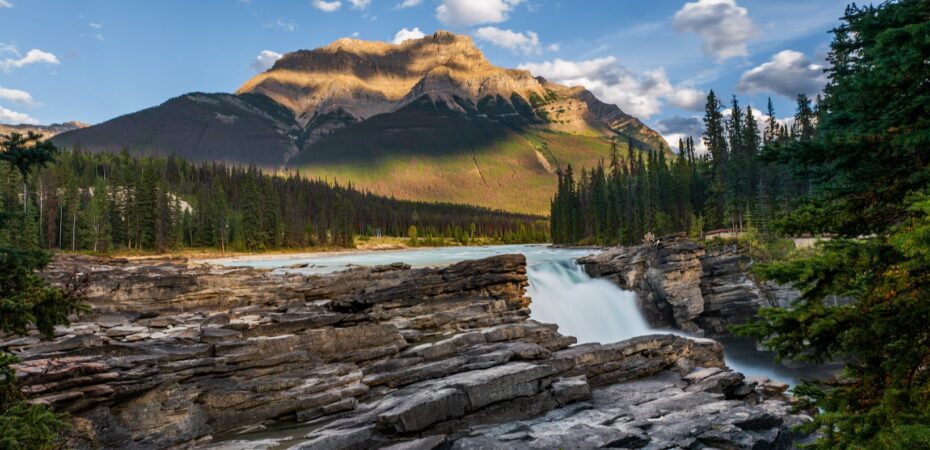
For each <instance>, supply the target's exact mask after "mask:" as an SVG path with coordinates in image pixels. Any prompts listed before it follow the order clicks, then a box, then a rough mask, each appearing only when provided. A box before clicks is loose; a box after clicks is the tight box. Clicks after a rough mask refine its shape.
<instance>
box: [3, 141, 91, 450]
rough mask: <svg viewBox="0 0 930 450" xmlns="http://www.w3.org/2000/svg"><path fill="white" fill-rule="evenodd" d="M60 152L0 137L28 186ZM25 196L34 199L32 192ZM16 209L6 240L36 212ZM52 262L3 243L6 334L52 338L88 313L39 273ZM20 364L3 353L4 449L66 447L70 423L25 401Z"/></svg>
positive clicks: (73, 294) (8, 215)
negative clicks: (31, 330)
mask: <svg viewBox="0 0 930 450" xmlns="http://www.w3.org/2000/svg"><path fill="white" fill-rule="evenodd" d="M29 138H30V139H29V141H31V142H35V143H39V142H40V139H41V137H40V136H38V135H33V134H30V136H29ZM55 153H56V150H55V148H54V147H53V146H51V145H50V144H45V143H42V144H41V145H24V141H23V139H22V137H21V136H16V135H11V136H9V137H0V160H2V161H6V162H8V163H9V165H10V168H11V169H15V170H16V171H17V172H18V173H19V175H20V177H21V178H22V181H23V183H26V180H27V179H28V176H29V174H30V173H31V172H32V170H33V169H35V168H36V167H39V166H42V165H44V164H47V163H48V162H50V161H51V158H53V157H54V155H55ZM23 194H24V197H25V198H28V191H25V190H24V191H23ZM13 211H14V210H13V209H12V208H10V209H8V208H6V206H4V208H3V209H0V236H7V237H9V236H11V235H15V234H17V233H23V232H24V231H25V230H23V229H22V224H23V223H24V221H25V220H26V218H25V217H23V216H27V215H29V214H30V210H29V202H26V203H25V204H24V208H23V210H21V211H19V212H13ZM17 216H20V217H17ZM16 219H19V220H16ZM17 222H18V223H19V224H20V226H19V227H17V225H16V223H17ZM17 228H19V229H17ZM47 263H48V255H46V254H45V253H43V252H41V251H38V250H36V249H34V248H22V247H15V246H11V245H9V243H8V242H7V243H4V242H0V332H2V333H4V334H7V333H16V334H20V335H24V334H26V331H27V328H28V327H31V326H34V327H35V328H36V329H37V330H38V331H39V332H40V333H41V334H42V335H43V336H46V337H50V336H51V335H52V333H53V331H54V327H55V325H60V324H66V323H67V322H68V319H67V318H68V316H69V315H70V314H73V313H76V312H79V311H81V310H82V308H83V307H82V303H81V298H80V295H79V293H78V292H77V291H74V290H68V291H65V290H62V289H59V288H54V287H51V286H49V284H48V282H46V281H45V280H44V279H43V278H42V277H40V276H39V275H38V274H37V272H38V271H40V270H42V268H44V267H45V265H46V264H47ZM16 362H18V359H17V358H16V357H14V356H13V355H10V354H8V353H6V352H0V447H2V448H11V449H12V448H23V449H41V448H53V447H55V446H58V445H60V444H61V443H60V442H58V438H57V435H58V433H60V432H61V431H62V430H64V429H65V428H67V427H68V424H67V423H66V422H65V421H64V420H63V419H62V418H61V417H59V416H57V415H56V414H55V413H54V411H52V409H51V408H49V407H48V406H44V405H36V404H31V403H27V402H26V401H25V399H24V398H23V395H22V393H21V392H20V390H19V387H18V386H17V384H16V374H15V372H14V371H13V369H12V368H11V367H10V366H11V365H12V364H15V363H16Z"/></svg>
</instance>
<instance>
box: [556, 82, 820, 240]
mask: <svg viewBox="0 0 930 450" xmlns="http://www.w3.org/2000/svg"><path fill="white" fill-rule="evenodd" d="M820 101H821V100H820V98H819V96H818V98H817V99H816V101H815V102H812V101H811V99H810V98H809V97H808V96H807V95H804V94H800V95H798V98H797V111H796V112H795V116H794V121H793V123H792V124H791V125H790V126H788V125H787V124H784V123H779V121H778V120H776V118H775V117H776V116H775V111H774V108H773V107H772V101H771V99H769V102H768V109H767V112H766V116H764V117H761V118H757V117H756V115H757V113H756V112H755V110H753V108H751V107H749V106H747V107H746V108H745V109H744V108H742V107H741V106H740V104H739V100H738V99H737V98H736V96H733V98H732V100H731V101H730V103H729V107H725V106H724V105H723V103H722V102H721V101H720V99H719V98H718V97H717V95H716V94H715V93H714V91H710V93H709V94H708V96H707V103H706V107H705V116H704V125H705V132H704V135H703V142H704V145H705V147H706V149H707V151H706V152H705V153H703V154H700V155H699V154H697V153H696V152H695V144H694V139H693V137H688V138H686V139H681V140H679V142H678V149H679V150H678V152H677V154H676V155H674V156H669V155H667V154H666V153H665V152H662V151H646V152H642V151H639V152H637V151H628V152H627V154H626V155H625V156H621V155H620V154H619V152H618V150H617V145H616V143H614V144H613V148H612V155H611V158H610V161H609V162H608V163H606V164H605V163H604V162H601V163H600V164H599V165H598V166H597V167H595V168H593V169H590V170H589V169H582V170H581V172H580V173H578V174H576V173H575V172H574V169H573V168H572V166H571V165H568V166H567V167H566V168H565V170H560V171H559V183H558V190H557V192H556V194H555V197H554V198H553V200H552V203H551V234H552V239H553V241H554V242H556V243H561V244H571V243H583V244H602V245H604V244H627V245H629V244H636V243H639V242H641V241H642V239H643V236H645V235H646V234H647V233H652V235H657V236H661V235H665V234H670V233H677V232H691V233H692V234H701V233H703V232H705V231H709V230H716V229H720V228H735V229H743V228H744V227H746V226H748V225H749V224H750V223H752V225H754V226H756V227H760V228H762V229H765V230H768V228H769V226H770V224H771V223H773V221H775V220H776V219H781V218H784V217H786V216H787V215H788V213H790V212H791V211H792V210H794V208H795V207H797V205H799V204H800V201H801V200H802V199H803V198H804V197H805V196H807V195H808V194H809V193H810V186H809V183H808V181H807V176H806V175H805V174H804V173H803V172H801V171H796V170H792V169H793V167H790V166H789V165H788V164H786V163H784V162H779V161H776V160H774V159H772V158H771V157H770V155H771V154H772V153H774V151H775V149H776V148H779V147H782V146H785V145H787V144H788V143H791V142H808V141H810V140H812V139H813V138H814V136H815V134H816V125H817V115H818V110H819V106H818V105H819V104H820ZM760 119H764V123H762V124H761V125H760ZM628 148H629V149H632V148H633V146H632V144H630V145H629V146H628Z"/></svg>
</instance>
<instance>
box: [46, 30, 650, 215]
mask: <svg viewBox="0 0 930 450" xmlns="http://www.w3.org/2000/svg"><path fill="white" fill-rule="evenodd" d="M53 140H54V142H55V143H57V144H59V145H64V146H75V145H76V146H80V147H81V148H84V149H88V150H91V151H119V150H121V149H123V148H128V149H130V151H134V152H141V153H145V154H162V155H166V154H176V155H178V156H181V157H185V158H188V159H192V160H224V161H230V162H236V163H249V164H257V165H261V166H265V167H279V168H284V169H285V170H299V171H300V172H301V173H302V174H303V175H309V176H312V177H319V178H324V179H329V180H331V181H335V182H340V183H352V184H353V185H354V186H356V187H359V188H362V189H367V190H370V191H372V192H374V193H376V194H381V195H388V196H394V197H397V198H403V199H412V200H424V201H449V202H457V203H471V204H476V205H479V206H487V207H492V208H501V209H506V210H511V211H517V212H526V213H536V214H546V213H548V205H549V199H550V197H551V196H552V194H553V192H554V190H555V185H556V181H557V178H556V176H555V175H554V172H555V170H557V169H558V168H559V167H564V166H566V165H567V164H569V163H571V164H573V165H575V166H578V167H592V166H594V165H595V164H597V162H598V161H599V160H602V159H607V158H609V154H610V146H611V142H618V143H619V148H620V149H621V151H623V152H624V153H625V151H626V148H627V142H632V143H633V147H634V148H636V149H640V150H646V149H651V150H659V151H667V148H668V147H667V144H666V143H665V141H664V140H663V138H662V137H661V136H660V135H659V134H658V133H656V132H655V131H653V130H652V129H650V128H648V127H647V126H646V125H644V124H643V123H642V122H640V121H639V120H638V119H636V118H635V117H632V116H630V115H628V114H626V113H624V112H623V111H621V110H620V108H618V107H617V106H615V105H610V104H607V103H604V102H601V101H600V100H598V99H597V98H596V97H595V96H594V95H593V94H592V93H591V92H589V91H587V90H586V89H584V88H582V87H569V86H563V85H559V84H556V83H552V82H549V81H547V80H545V79H543V78H541V77H534V76H533V75H532V74H531V73H529V72H528V71H525V70H512V69H506V68H501V67H497V66H494V65H493V64H491V63H490V62H489V61H488V60H487V59H486V58H485V57H484V55H483V54H482V53H481V51H480V50H479V49H478V48H477V47H476V46H475V45H474V43H473V42H472V40H471V38H469V37H467V36H460V35H455V34H452V33H449V32H442V31H440V32H437V33H435V34H433V35H430V36H426V37H424V38H422V39H414V40H407V41H405V42H403V43H401V44H399V45H395V44H389V43H384V42H371V41H362V40H356V39H339V40H337V41H335V42H333V43H331V44H329V45H327V46H325V47H321V48H318V49H315V50H300V51H296V52H293V53H288V54H286V55H284V56H283V57H282V58H281V59H279V60H278V61H277V62H276V63H275V65H274V66H273V67H272V68H271V69H269V70H268V71H266V72H264V73H261V74H259V75H257V76H255V77H254V78H252V79H250V80H248V81H247V82H246V83H245V84H243V85H242V87H241V88H239V90H238V91H237V92H236V93H235V94H207V93H191V94H185V95H182V96H179V97H176V98H173V99H170V100H168V101H167V102H165V103H163V104H161V105H159V106H156V107H153V108H149V109H145V110H142V111H139V112H136V113H132V114H127V115H124V116H120V117H117V118H115V119H113V120H110V121H107V122H104V123H102V124H99V125H95V126H92V127H88V128H84V129H80V130H74V131H71V132H68V133H64V134H61V135H58V136H56V137H55V138H54V139H53Z"/></svg>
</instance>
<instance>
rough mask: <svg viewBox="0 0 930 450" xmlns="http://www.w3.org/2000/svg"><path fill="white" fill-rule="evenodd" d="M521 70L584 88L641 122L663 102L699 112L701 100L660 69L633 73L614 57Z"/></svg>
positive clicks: (559, 61)
mask: <svg viewBox="0 0 930 450" xmlns="http://www.w3.org/2000/svg"><path fill="white" fill-rule="evenodd" d="M520 68H521V69H526V70H529V71H530V72H532V73H533V74H534V75H540V76H542V77H545V78H547V79H549V80H552V81H555V82H557V83H562V84H567V85H581V86H584V87H585V88H587V89H588V90H590V91H591V92H593V93H594V95H596V96H597V97H598V98H600V99H601V100H604V101H606V102H609V103H614V104H616V105H617V106H619V107H620V109H622V110H623V111H625V112H626V113H628V114H632V115H634V116H636V117H640V118H648V117H650V116H652V115H654V114H657V113H659V112H660V111H661V110H662V105H663V100H664V101H667V102H668V103H669V104H671V105H673V106H677V107H680V108H686V109H699V108H700V106H701V102H700V101H698V100H697V99H700V98H701V97H703V96H704V93H703V92H701V91H699V90H697V89H694V88H692V87H689V86H675V85H673V84H672V83H671V82H670V81H669V80H668V76H667V75H666V74H665V70H663V69H656V70H650V71H646V72H635V71H633V70H630V69H628V68H626V67H624V66H622V65H620V64H619V63H618V62H617V58H614V57H613V56H608V57H605V58H594V59H589V60H583V61H566V60H563V59H555V60H553V61H546V62H542V63H526V64H521V65H520Z"/></svg>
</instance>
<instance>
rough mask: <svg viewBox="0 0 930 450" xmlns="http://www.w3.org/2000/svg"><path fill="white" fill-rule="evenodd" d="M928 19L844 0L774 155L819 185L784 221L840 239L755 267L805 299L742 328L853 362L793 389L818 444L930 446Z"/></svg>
mask: <svg viewBox="0 0 930 450" xmlns="http://www.w3.org/2000/svg"><path fill="white" fill-rule="evenodd" d="M928 16H930V3H928V2H926V1H922V0H901V1H896V2H886V3H882V4H881V5H879V6H877V7H873V6H869V7H862V8H859V7H855V6H852V7H849V8H847V11H846V15H845V17H844V18H843V24H842V25H841V26H839V27H838V28H837V29H836V30H834V35H835V36H834V41H833V44H832V46H831V53H830V62H831V63H832V68H831V69H830V70H829V74H830V83H829V84H828V85H827V87H826V97H824V98H823V99H822V100H821V101H820V102H818V103H817V104H815V105H814V106H810V101H809V99H807V98H806V97H803V96H799V99H798V103H799V108H798V115H797V117H796V125H795V127H794V130H793V132H794V133H795V134H796V135H798V136H799V138H798V139H797V140H795V141H793V142H791V143H789V144H788V145H785V146H783V147H780V148H777V149H775V150H776V151H774V152H773V154H772V155H770V156H774V157H775V158H777V159H778V160H779V161H780V162H781V163H782V164H785V165H787V166H789V167H791V168H792V170H793V171H794V172H795V174H797V176H798V177H803V178H806V179H807V180H809V182H810V183H811V185H812V186H813V193H814V194H815V198H814V199H813V200H812V201H810V202H808V203H807V204H806V205H805V206H804V207H803V208H800V209H798V210H797V211H795V213H794V214H792V215H790V216H788V217H787V218H786V219H785V220H782V221H781V224H780V226H782V227H784V228H790V229H795V230H800V231H804V230H806V231H831V232H835V233H838V234H839V238H837V239H833V240H831V241H829V242H825V243H822V244H820V246H819V247H818V248H817V249H816V251H814V252H812V253H809V254H805V255H801V256H798V257H795V258H789V259H787V260H785V261H780V262H776V263H770V264H765V265H760V266H756V271H757V273H758V274H759V275H761V276H763V277H764V278H767V279H772V280H776V281H779V282H782V283H791V284H793V285H794V286H795V287H797V288H799V289H800V290H801V292H802V296H801V298H800V299H799V300H798V301H797V302H796V303H795V304H794V305H793V307H792V308H791V309H765V310H763V311H761V317H760V318H759V319H757V320H755V321H753V322H750V323H748V324H746V325H744V326H742V327H739V328H738V330H739V332H740V333H742V334H745V335H749V336H754V337H756V338H759V339H762V342H763V343H764V344H765V345H766V346H768V347H770V348H771V349H773V350H774V351H775V352H776V354H777V355H778V356H779V357H780V358H791V359H801V360H811V361H824V360H833V359H840V360H842V361H845V362H846V369H845V371H844V373H843V374H842V376H841V377H839V378H838V379H836V380H831V381H829V382H825V383H821V384H819V385H810V384H809V385H804V386H802V387H800V388H799V389H797V390H796V392H797V393H799V394H801V395H806V396H808V397H809V398H810V399H811V400H812V401H813V402H814V403H815V404H816V405H817V406H818V407H819V408H820V409H821V410H822V411H823V412H822V414H820V415H818V416H817V417H816V419H815V422H814V424H813V427H814V428H816V429H818V430H819V431H820V432H821V434H822V438H821V439H820V440H819V441H818V442H817V443H816V445H815V446H816V447H817V448H822V449H833V448H855V449H859V448H888V449H904V448H928V447H930V327H928V326H927V324H928V322H930V196H928V195H927V194H926V189H927V187H928V181H930V161H928V158H927V148H928V145H930V119H928V117H930V101H928V100H930V94H928V90H927V86H926V80H927V67H926V61H927V60H928V59H930V22H928V21H927V17H928ZM818 122H819V123H818ZM815 124H816V126H815Z"/></svg>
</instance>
